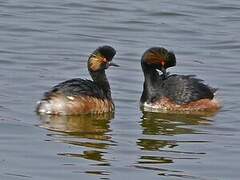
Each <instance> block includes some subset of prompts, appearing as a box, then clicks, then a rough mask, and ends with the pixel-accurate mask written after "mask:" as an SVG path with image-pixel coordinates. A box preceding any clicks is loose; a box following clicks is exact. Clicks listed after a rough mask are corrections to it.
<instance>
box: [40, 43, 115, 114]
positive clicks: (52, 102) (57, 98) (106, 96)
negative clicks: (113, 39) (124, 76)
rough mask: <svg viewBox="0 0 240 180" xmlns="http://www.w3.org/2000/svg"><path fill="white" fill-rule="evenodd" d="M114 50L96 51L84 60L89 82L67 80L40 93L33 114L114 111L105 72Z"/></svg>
mask: <svg viewBox="0 0 240 180" xmlns="http://www.w3.org/2000/svg"><path fill="white" fill-rule="evenodd" d="M115 54H116V51H115V49H113V48H112V47H111V46H101V47H99V48H97V49H96V50H95V51H94V52H93V53H92V54H91V55H90V57H89V59H88V71H89V73H90V75H91V77H92V79H93V81H91V80H84V79H80V78H76V79H71V80H68V81H65V82H62V83H60V84H58V85H56V86H54V87H53V88H52V89H51V90H50V91H48V92H46V93H45V94H44V97H43V98H42V100H41V101H40V102H39V103H38V105H37V109H36V111H37V112H38V113H40V114H55V115H77V114H89V113H95V114H96V113H105V112H112V111H114V104H113V101H112V97H111V90H110V85H109V82H108V80H107V77H106V74H105V69H107V68H108V67H109V66H118V65H116V64H114V63H112V62H111V61H112V58H113V57H114V56H115Z"/></svg>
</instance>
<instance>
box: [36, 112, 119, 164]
mask: <svg viewBox="0 0 240 180" xmlns="http://www.w3.org/2000/svg"><path fill="white" fill-rule="evenodd" d="M113 117H114V114H113V113H106V114H100V115H80V116H51V115H40V121H41V125H40V126H41V127H43V128H45V129H48V130H51V131H55V132H61V133H63V134H61V135H60V136H59V135H58V136H56V137H57V140H58V141H60V142H63V143H67V144H70V145H73V146H76V147H78V146H79V147H83V148H84V150H83V151H82V153H75V152H63V153H58V155H63V156H70V157H80V158H84V159H88V160H94V161H97V162H101V163H104V165H105V166H106V165H107V164H106V161H107V160H106V159H105V158H104V157H103V156H104V153H105V150H106V149H107V148H108V147H109V146H111V145H113V142H111V136H110V135H108V134H107V133H108V132H110V131H111V130H110V126H109V123H110V120H111V119H113ZM53 135H54V133H53ZM86 148H87V150H85V149H86Z"/></svg>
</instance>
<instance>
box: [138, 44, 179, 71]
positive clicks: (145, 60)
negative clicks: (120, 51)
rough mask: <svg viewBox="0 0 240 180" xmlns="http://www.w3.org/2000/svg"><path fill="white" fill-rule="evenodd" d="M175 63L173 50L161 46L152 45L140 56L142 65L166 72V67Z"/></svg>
mask: <svg viewBox="0 0 240 180" xmlns="http://www.w3.org/2000/svg"><path fill="white" fill-rule="evenodd" d="M175 65H176V58H175V55H174V53H173V52H171V51H168V50H167V49H165V48H163V47H152V48H150V49H148V50H147V51H145V53H144V54H143V56H142V66H148V67H151V68H154V69H159V70H160V71H162V72H163V74H166V69H167V68H169V67H173V66H175Z"/></svg>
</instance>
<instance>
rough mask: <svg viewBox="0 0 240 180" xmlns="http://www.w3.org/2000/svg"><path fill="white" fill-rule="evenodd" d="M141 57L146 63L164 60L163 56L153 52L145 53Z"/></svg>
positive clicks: (156, 62) (159, 62)
mask: <svg viewBox="0 0 240 180" xmlns="http://www.w3.org/2000/svg"><path fill="white" fill-rule="evenodd" d="M143 58H144V60H145V62H146V63H148V64H161V63H163V62H165V61H166V57H165V56H163V55H160V54H158V53H153V52H148V53H146V54H145V55H144V57H143Z"/></svg>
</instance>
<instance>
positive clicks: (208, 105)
mask: <svg viewBox="0 0 240 180" xmlns="http://www.w3.org/2000/svg"><path fill="white" fill-rule="evenodd" d="M141 65H142V70H143V73H144V77H145V81H144V85H143V93H142V96H141V100H140V107H141V108H142V109H143V110H144V111H155V112H184V113H195V112H203V111H206V112H207V111H210V112H212V111H216V110H218V109H219V108H220V104H219V102H218V101H217V100H216V99H215V98H214V93H215V91H216V89H214V88H211V87H209V86H207V85H205V84H203V82H202V80H200V79H197V78H195V77H194V76H192V75H176V74H173V75H170V74H169V73H167V72H166V69H167V68H169V67H173V66H175V65H176V58H175V55H174V53H173V52H170V51H168V50H166V49H165V48H162V47H152V48H150V49H148V50H147V51H146V52H145V53H144V54H143V56H142V59H141ZM157 70H160V71H162V74H161V75H159V73H158V71H157Z"/></svg>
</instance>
